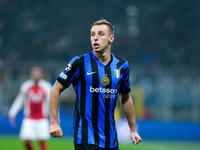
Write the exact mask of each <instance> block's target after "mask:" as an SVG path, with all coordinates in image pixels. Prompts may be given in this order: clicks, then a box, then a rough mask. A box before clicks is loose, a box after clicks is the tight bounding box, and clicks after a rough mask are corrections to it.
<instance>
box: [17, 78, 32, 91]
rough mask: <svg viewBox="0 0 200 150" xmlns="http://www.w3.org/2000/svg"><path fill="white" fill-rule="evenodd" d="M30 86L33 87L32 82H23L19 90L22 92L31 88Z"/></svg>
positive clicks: (30, 80)
mask: <svg viewBox="0 0 200 150" xmlns="http://www.w3.org/2000/svg"><path fill="white" fill-rule="evenodd" d="M32 85H33V80H32V79H29V80H27V81H25V82H24V83H22V85H21V87H20V89H21V90H22V91H24V90H26V89H28V88H29V87H31V86H32Z"/></svg>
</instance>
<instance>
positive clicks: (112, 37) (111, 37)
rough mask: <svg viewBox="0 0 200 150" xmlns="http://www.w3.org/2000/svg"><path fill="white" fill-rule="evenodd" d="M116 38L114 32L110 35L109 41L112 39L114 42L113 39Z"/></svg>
mask: <svg viewBox="0 0 200 150" xmlns="http://www.w3.org/2000/svg"><path fill="white" fill-rule="evenodd" d="M114 39H115V36H114V35H113V34H112V35H110V37H109V41H110V43H112V42H113V41H114Z"/></svg>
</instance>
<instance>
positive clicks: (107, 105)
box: [105, 63, 112, 148]
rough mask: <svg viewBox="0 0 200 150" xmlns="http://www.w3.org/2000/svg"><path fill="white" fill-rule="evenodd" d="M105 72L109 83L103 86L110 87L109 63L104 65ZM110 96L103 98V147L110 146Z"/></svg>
mask: <svg viewBox="0 0 200 150" xmlns="http://www.w3.org/2000/svg"><path fill="white" fill-rule="evenodd" d="M105 74H106V75H107V77H108V78H109V79H110V83H109V84H108V85H107V86H106V87H105V88H109V89H111V84H112V78H111V68H110V63H109V64H108V65H107V66H106V67H105ZM110 114H111V112H110V98H105V139H106V141H105V142H106V143H105V147H106V148H109V147H110V123H111V122H110V119H109V118H110Z"/></svg>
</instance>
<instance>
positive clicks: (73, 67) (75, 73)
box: [57, 56, 79, 88]
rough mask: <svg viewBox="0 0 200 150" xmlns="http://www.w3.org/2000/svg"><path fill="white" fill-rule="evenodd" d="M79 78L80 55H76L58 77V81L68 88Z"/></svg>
mask: <svg viewBox="0 0 200 150" xmlns="http://www.w3.org/2000/svg"><path fill="white" fill-rule="evenodd" d="M78 78H79V57H78V56H77V57H74V58H73V59H72V60H71V61H70V62H69V63H68V64H67V67H66V68H65V70H64V71H62V72H61V73H60V75H59V77H58V78H57V81H58V82H60V83H61V84H62V85H63V86H64V87H66V88H68V87H69V86H70V84H71V83H73V82H74V81H75V80H76V79H78Z"/></svg>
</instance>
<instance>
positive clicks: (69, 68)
mask: <svg viewBox="0 0 200 150" xmlns="http://www.w3.org/2000/svg"><path fill="white" fill-rule="evenodd" d="M71 69H72V65H71V63H70V62H69V63H68V64H67V67H66V68H65V70H66V71H70V70H71Z"/></svg>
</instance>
